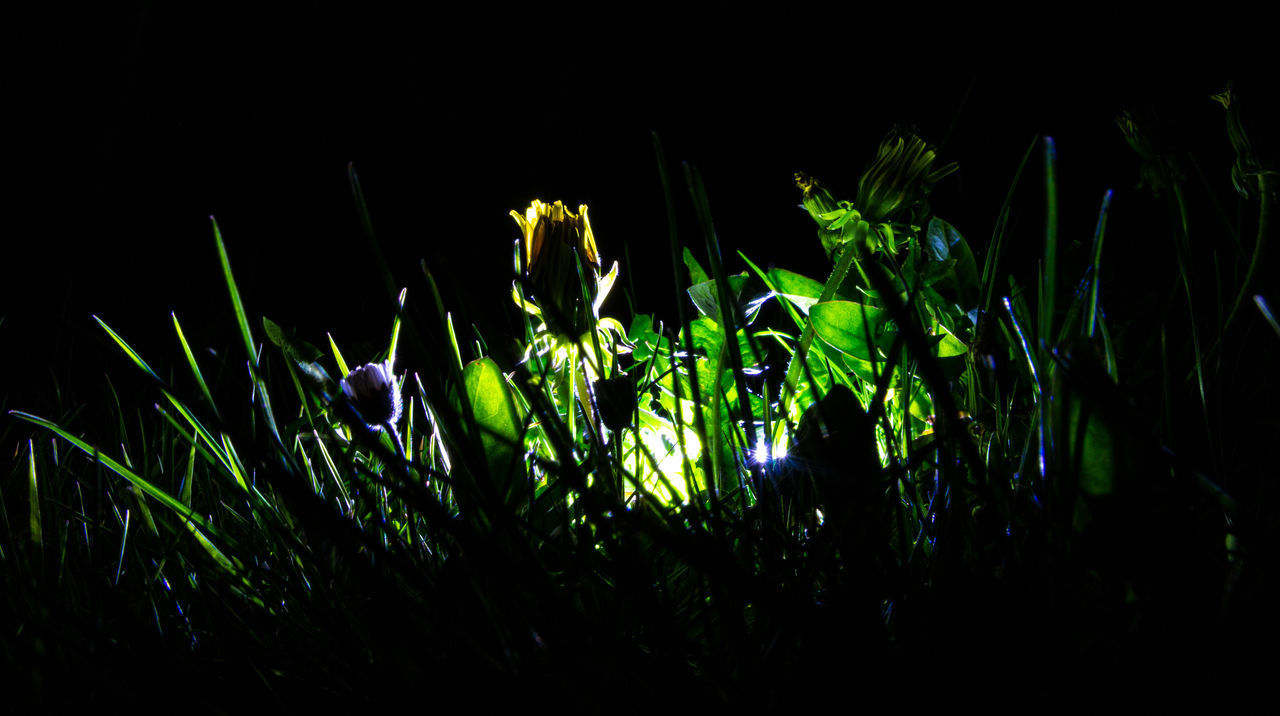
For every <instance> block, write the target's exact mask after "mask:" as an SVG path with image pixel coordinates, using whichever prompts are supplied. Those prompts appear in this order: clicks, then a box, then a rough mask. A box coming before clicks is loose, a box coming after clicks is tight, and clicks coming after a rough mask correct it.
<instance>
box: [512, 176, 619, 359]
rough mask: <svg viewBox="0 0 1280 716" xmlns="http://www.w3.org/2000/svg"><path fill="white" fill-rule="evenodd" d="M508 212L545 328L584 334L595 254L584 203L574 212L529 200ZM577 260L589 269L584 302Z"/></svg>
mask: <svg viewBox="0 0 1280 716" xmlns="http://www.w3.org/2000/svg"><path fill="white" fill-rule="evenodd" d="M511 216H512V218H514V219H515V220H516V223H517V224H519V225H520V231H521V233H522V234H523V238H524V252H523V262H524V271H523V275H524V278H525V279H526V280H527V281H528V286H529V288H530V289H531V291H532V292H533V297H534V298H535V299H536V300H537V301H538V304H539V306H540V307H541V308H542V311H543V315H544V316H545V317H546V320H547V323H548V326H549V327H550V328H551V329H552V330H553V331H555V332H557V333H562V334H571V335H574V336H578V335H581V334H582V333H585V332H586V331H587V330H589V329H590V327H591V318H592V315H591V314H592V310H593V309H592V305H591V304H592V301H594V300H595V291H596V290H597V283H598V279H599V273H600V254H599V253H598V252H597V250H596V239H595V236H594V235H593V234H592V233H591V222H590V221H588V220H587V205H586V204H582V205H580V206H579V207H578V213H577V214H574V213H573V212H571V211H569V210H568V209H566V208H565V207H564V205H563V204H562V203H561V202H559V201H557V202H555V203H554V204H545V203H543V202H541V201H539V200H536V199H535V200H534V201H533V203H532V204H530V205H529V208H527V209H525V212H524V214H523V215H521V214H520V212H518V211H512V212H511ZM579 259H581V261H582V265H583V268H584V269H586V270H587V271H588V272H589V275H588V276H587V277H586V279H587V280H586V284H587V293H588V296H587V299H588V300H587V301H585V302H584V301H583V300H582V299H583V295H582V285H581V283H580V282H579V280H578V269H577V263H578V260H579Z"/></svg>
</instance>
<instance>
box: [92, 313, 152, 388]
mask: <svg viewBox="0 0 1280 716" xmlns="http://www.w3.org/2000/svg"><path fill="white" fill-rule="evenodd" d="M92 318H93V320H95V321H97V322H98V325H99V326H102V330H104V331H106V332H107V335H109V336H111V339H112V340H114V341H115V342H116V345H118V346H120V349H121V350H123V351H124V352H125V355H127V356H129V359H130V360H132V361H133V362H134V365H136V366H138V367H139V368H141V369H142V371H143V372H144V373H146V374H147V375H149V376H151V377H152V378H155V379H156V380H157V381H159V382H160V383H161V384H163V381H161V380H160V376H158V375H156V372H155V371H154V370H151V366H149V365H147V362H146V361H145V360H143V359H142V356H140V355H138V352H137V351H135V350H134V349H133V347H132V346H130V345H129V344H128V343H125V341H124V339H123V338H121V337H120V336H119V334H117V333H116V332H115V331H113V330H111V326H108V325H107V324H106V323H105V322H104V321H103V320H102V319H101V318H98V317H97V316H93V317H92Z"/></svg>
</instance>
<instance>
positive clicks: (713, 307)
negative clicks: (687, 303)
mask: <svg viewBox="0 0 1280 716" xmlns="http://www.w3.org/2000/svg"><path fill="white" fill-rule="evenodd" d="M729 288H730V290H732V291H733V297H734V300H736V301H738V302H739V303H743V291H745V290H746V288H747V273H746V272H745V271H744V272H742V273H740V274H736V275H734V276H730V277H729ZM689 298H691V299H693V305H694V306H697V308H698V312H699V313H701V314H702V315H704V316H706V317H707V318H710V319H712V320H713V321H717V322H718V321H720V320H721V318H720V295H719V293H718V292H717V290H716V282H715V281H703V282H702V283H697V284H694V285H692V286H690V287H689ZM748 304H749V302H748ZM743 309H744V310H745V311H746V312H747V317H746V321H747V323H750V322H751V320H752V319H753V318H755V312H756V310H758V307H756V308H755V310H753V307H752V306H751V305H743Z"/></svg>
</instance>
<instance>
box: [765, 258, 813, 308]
mask: <svg viewBox="0 0 1280 716" xmlns="http://www.w3.org/2000/svg"><path fill="white" fill-rule="evenodd" d="M768 276H769V281H770V282H771V283H772V284H773V286H774V291H775V292H776V293H777V294H778V295H779V296H781V297H783V298H785V299H787V300H788V301H790V302H792V303H794V304H795V305H796V307H797V308H799V309H800V310H801V311H804V312H805V313H806V314H807V313H808V312H809V309H810V308H811V307H812V306H813V304H815V303H817V302H818V299H819V298H821V297H822V284H821V283H818V282H817V281H815V280H813V279H811V278H809V277H808V276H801V275H800V274H798V273H795V272H794V271H788V270H786V269H782V268H771V269H769V272H768Z"/></svg>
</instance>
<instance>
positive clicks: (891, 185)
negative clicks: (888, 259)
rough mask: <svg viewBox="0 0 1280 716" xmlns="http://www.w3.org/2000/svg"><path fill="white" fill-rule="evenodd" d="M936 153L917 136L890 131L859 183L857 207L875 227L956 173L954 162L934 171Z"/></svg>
mask: <svg viewBox="0 0 1280 716" xmlns="http://www.w3.org/2000/svg"><path fill="white" fill-rule="evenodd" d="M937 159H938V155H937V153H936V152H935V151H934V150H933V149H932V148H931V147H930V146H929V145H928V144H925V141H924V140H923V139H921V138H919V137H917V136H916V135H914V134H906V135H905V136H903V135H900V134H898V132H896V131H895V132H890V134H889V136H888V137H885V139H884V141H883V142H881V143H880V149H879V150H878V151H877V152H876V158H875V160H874V161H872V162H871V166H870V167H868V168H867V170H866V171H865V172H863V174H862V178H861V179H860V180H859V181H858V198H857V200H856V201H854V205H855V206H857V207H858V209H859V210H860V211H861V212H862V216H863V218H864V219H866V220H867V221H869V222H871V223H872V224H877V223H880V222H882V221H888V220H889V219H890V218H892V217H893V215H894V214H896V213H897V212H898V211H899V210H901V209H906V208H909V207H911V206H913V205H914V204H916V202H918V201H920V200H921V199H923V198H924V196H925V195H926V194H927V193H928V191H929V189H930V188H931V187H932V186H933V185H934V184H935V183H937V182H938V180H940V179H942V178H943V177H945V176H947V175H948V174H950V173H951V172H954V171H955V170H956V164H955V162H952V163H950V164H946V165H944V166H941V167H938V168H934V163H935V162H936V161H937Z"/></svg>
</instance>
